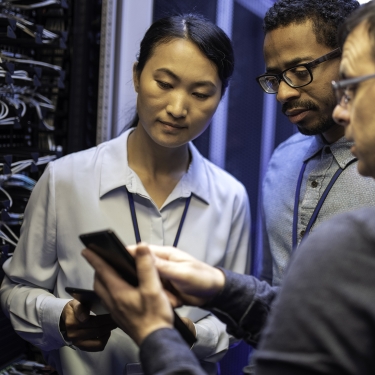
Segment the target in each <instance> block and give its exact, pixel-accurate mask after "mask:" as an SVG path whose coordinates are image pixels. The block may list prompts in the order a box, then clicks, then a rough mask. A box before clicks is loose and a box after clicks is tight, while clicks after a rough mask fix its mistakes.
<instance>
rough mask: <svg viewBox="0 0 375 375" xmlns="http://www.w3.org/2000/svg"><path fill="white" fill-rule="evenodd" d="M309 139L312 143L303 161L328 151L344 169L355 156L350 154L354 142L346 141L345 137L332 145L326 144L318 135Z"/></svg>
mask: <svg viewBox="0 0 375 375" xmlns="http://www.w3.org/2000/svg"><path fill="white" fill-rule="evenodd" d="M311 138H312V142H311V144H310V147H309V149H308V150H307V152H306V154H305V157H304V159H303V161H307V160H309V159H311V158H312V157H313V156H315V155H316V154H317V153H319V152H327V150H328V149H330V151H331V152H332V155H333V157H334V158H335V159H336V162H337V164H338V165H339V166H340V168H345V167H346V165H347V164H348V163H349V162H351V161H352V160H354V159H355V156H354V155H353V154H352V153H351V152H350V148H351V147H352V146H353V144H354V142H351V141H348V140H347V139H346V138H345V137H341V138H340V139H339V140H338V141H336V142H334V143H332V144H327V143H326V142H325V141H324V139H323V137H322V136H321V135H320V134H318V135H315V136H313V137H311Z"/></svg>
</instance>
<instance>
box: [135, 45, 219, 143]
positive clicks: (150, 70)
mask: <svg viewBox="0 0 375 375" xmlns="http://www.w3.org/2000/svg"><path fill="white" fill-rule="evenodd" d="M133 79H134V86H135V90H136V92H137V93H138V98H137V111H138V115H139V123H138V126H142V127H143V129H144V130H145V132H146V133H147V134H148V135H149V137H150V138H151V139H152V140H153V141H154V142H155V143H157V144H158V145H160V146H164V147H169V148H173V147H179V146H182V145H184V144H186V143H187V142H189V141H191V140H193V139H195V138H196V137H198V136H199V135H200V134H201V133H202V132H203V131H204V130H205V129H206V128H207V127H208V125H209V124H210V122H211V119H212V116H213V115H214V113H215V111H216V108H217V106H218V104H219V102H220V98H221V85H222V83H221V80H220V78H219V76H218V73H217V67H216V66H215V64H214V63H212V62H211V61H210V60H208V59H207V57H206V56H205V55H204V54H203V53H202V52H201V51H200V50H199V48H198V47H197V46H196V45H195V44H194V43H192V42H191V41H189V40H185V39H173V40H172V41H171V42H168V43H163V44H160V45H159V46H157V47H156V48H155V49H154V52H153V54H152V55H151V57H150V58H149V60H148V61H147V62H146V64H145V66H144V69H143V71H142V72H141V74H140V75H138V73H137V71H136V69H135V67H134V73H133Z"/></svg>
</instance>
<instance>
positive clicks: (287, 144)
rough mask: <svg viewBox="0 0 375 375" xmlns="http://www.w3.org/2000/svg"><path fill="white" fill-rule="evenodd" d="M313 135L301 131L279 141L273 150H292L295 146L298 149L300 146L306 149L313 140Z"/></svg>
mask: <svg viewBox="0 0 375 375" xmlns="http://www.w3.org/2000/svg"><path fill="white" fill-rule="evenodd" d="M313 139H314V136H307V135H303V134H301V133H296V134H293V135H292V136H291V137H289V138H288V139H286V140H285V141H284V142H281V143H280V144H279V145H278V146H277V147H276V149H275V151H274V153H275V152H288V151H293V150H295V149H296V148H298V149H299V150H300V149H301V148H303V149H306V150H307V149H308V148H309V147H310V144H311V142H312V141H313Z"/></svg>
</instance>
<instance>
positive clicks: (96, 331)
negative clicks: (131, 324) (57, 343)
mask: <svg viewBox="0 0 375 375" xmlns="http://www.w3.org/2000/svg"><path fill="white" fill-rule="evenodd" d="M115 328H117V324H116V323H115V322H114V321H113V320H112V318H111V317H110V315H109V314H106V315H97V316H94V315H90V311H89V309H88V308H86V307H85V306H83V305H82V304H81V303H80V302H79V301H77V300H75V299H73V300H71V301H69V302H68V303H67V304H66V305H65V307H64V309H63V311H62V313H61V318H60V330H61V331H62V333H63V335H64V338H65V340H67V341H70V342H71V343H72V344H73V345H74V346H76V347H77V348H79V349H81V350H84V351H87V352H98V351H102V350H103V349H104V348H105V346H106V344H107V342H108V340H109V337H110V336H111V330H112V329H115Z"/></svg>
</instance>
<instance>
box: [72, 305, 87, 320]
mask: <svg viewBox="0 0 375 375" xmlns="http://www.w3.org/2000/svg"><path fill="white" fill-rule="evenodd" d="M75 302H76V303H73V312H74V316H75V317H76V319H78V320H79V321H80V322H81V323H84V322H85V321H86V320H87V319H89V317H90V310H89V309H88V307H86V306H83V305H82V303H80V302H79V301H75Z"/></svg>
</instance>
